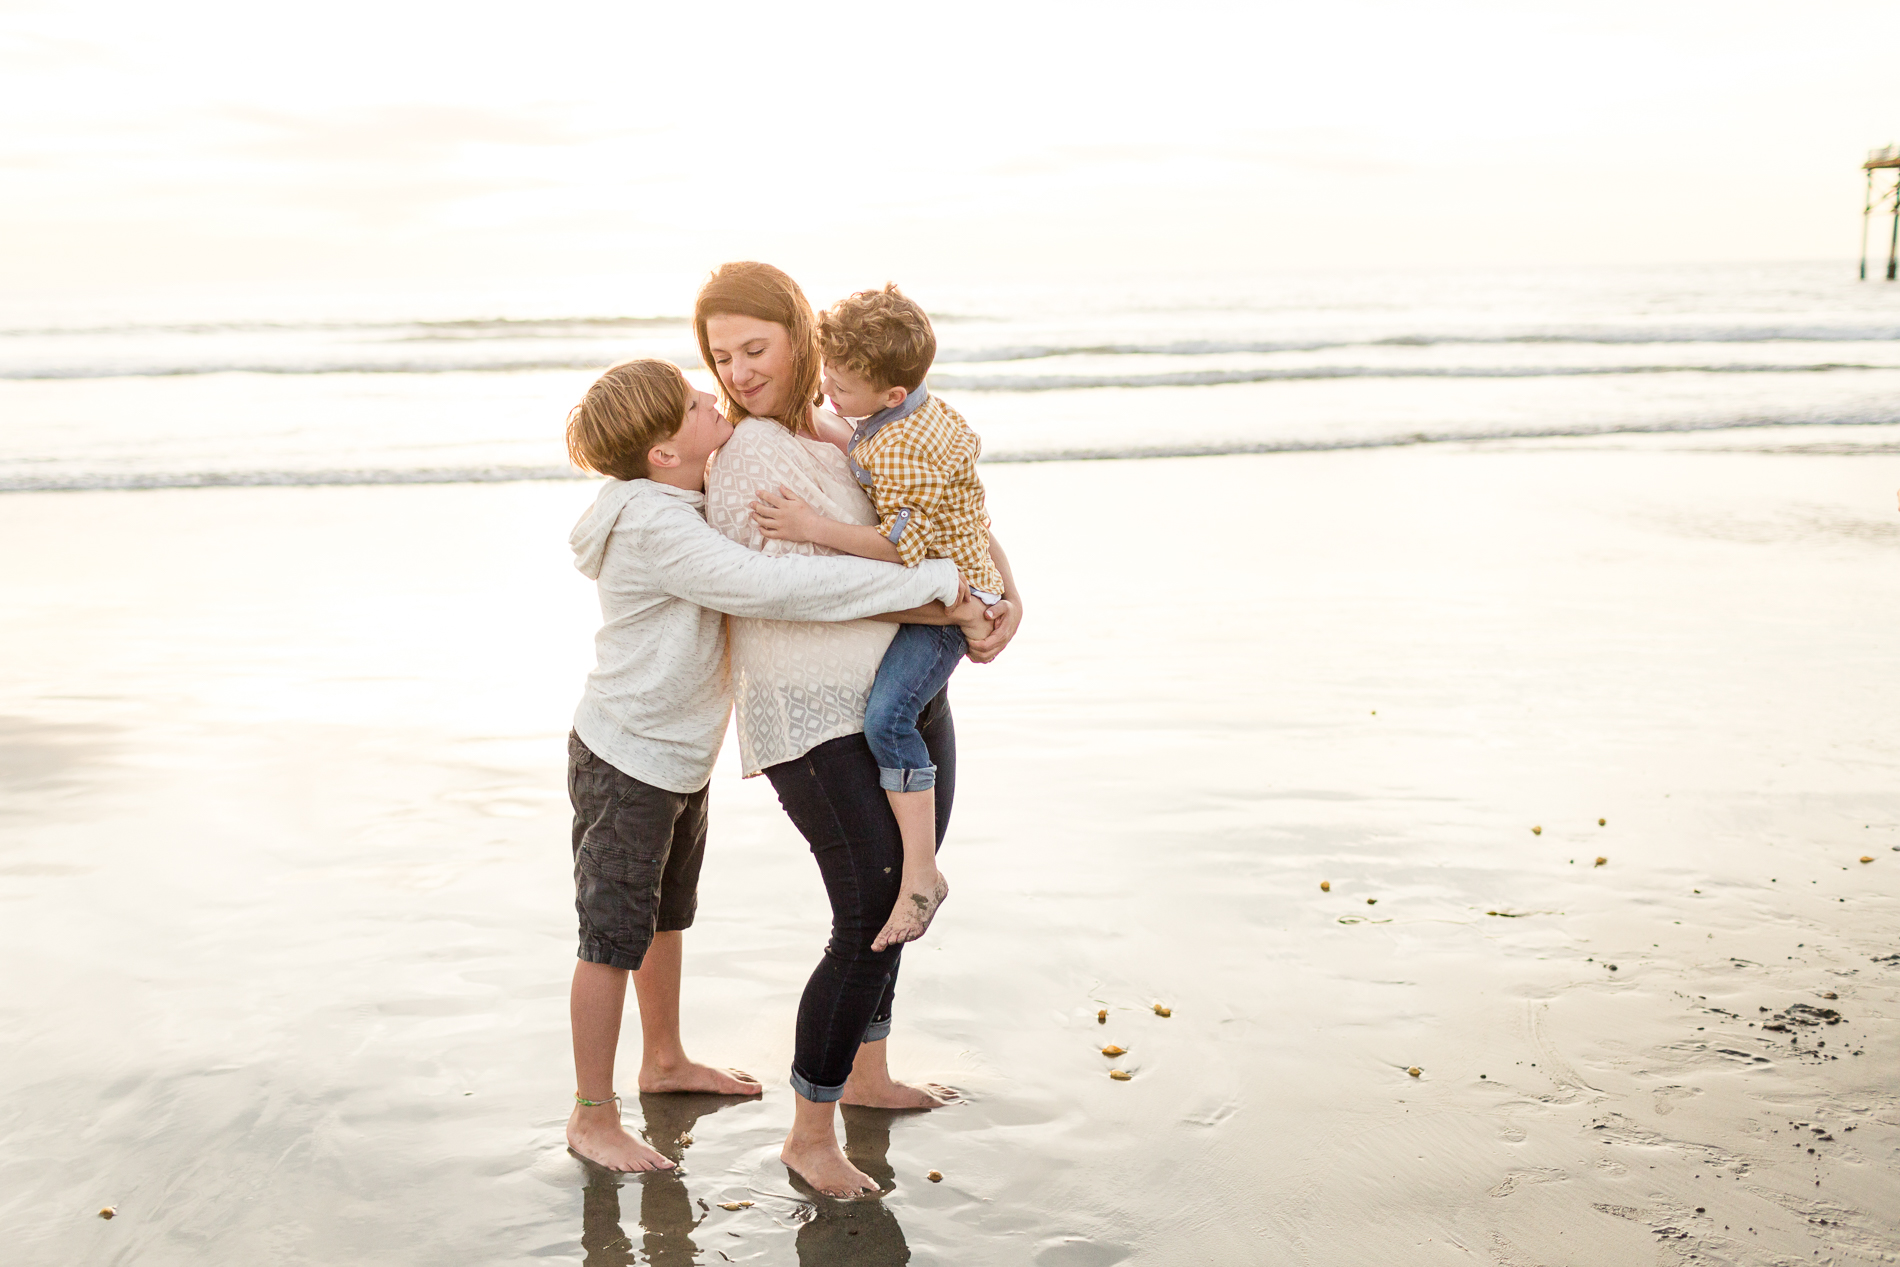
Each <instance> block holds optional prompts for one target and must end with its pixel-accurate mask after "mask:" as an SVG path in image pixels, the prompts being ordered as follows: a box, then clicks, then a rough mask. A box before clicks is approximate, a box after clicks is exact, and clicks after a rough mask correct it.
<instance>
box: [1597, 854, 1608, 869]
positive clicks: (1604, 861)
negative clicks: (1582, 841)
mask: <svg viewBox="0 0 1900 1267" xmlns="http://www.w3.org/2000/svg"><path fill="white" fill-rule="evenodd" d="M1609 861H1610V860H1609V859H1608V858H1605V857H1604V856H1603V855H1601V854H1598V855H1597V860H1596V865H1597V866H1599V867H1602V866H1607V865H1609Z"/></svg>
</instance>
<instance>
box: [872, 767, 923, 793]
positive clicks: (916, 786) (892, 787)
mask: <svg viewBox="0 0 1900 1267" xmlns="http://www.w3.org/2000/svg"><path fill="white" fill-rule="evenodd" d="M877 785H878V786H879V787H881V788H883V789H884V790H885V791H886V792H928V791H930V790H931V789H932V788H934V787H936V786H937V767H936V766H934V765H927V766H925V767H924V768H923V769H921V770H892V769H890V768H888V767H886V766H879V767H878V768H877Z"/></svg>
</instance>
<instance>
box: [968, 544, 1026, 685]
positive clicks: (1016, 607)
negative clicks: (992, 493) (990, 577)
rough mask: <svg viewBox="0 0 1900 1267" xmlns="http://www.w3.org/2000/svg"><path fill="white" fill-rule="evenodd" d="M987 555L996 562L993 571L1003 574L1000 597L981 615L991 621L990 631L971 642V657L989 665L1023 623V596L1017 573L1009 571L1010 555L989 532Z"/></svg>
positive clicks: (1001, 652)
mask: <svg viewBox="0 0 1900 1267" xmlns="http://www.w3.org/2000/svg"><path fill="white" fill-rule="evenodd" d="M990 558H991V559H992V560H993V561H994V562H995V564H996V570H997V571H998V572H1001V573H1002V574H1003V598H1002V601H1001V602H999V603H997V604H996V606H994V607H992V608H990V609H989V610H988V611H987V612H985V613H984V615H986V616H988V617H989V618H990V620H991V621H992V622H993V623H992V626H991V628H990V632H989V633H987V634H985V635H984V636H982V637H981V638H978V639H975V640H974V641H972V642H971V643H970V659H972V660H974V661H976V662H977V663H978V664H988V663H989V662H990V661H991V660H994V659H995V658H996V657H997V656H999V655H1001V654H1003V648H1004V647H1007V646H1008V645H1009V642H1010V639H1012V638H1014V637H1015V636H1016V630H1017V628H1018V627H1019V626H1020V625H1021V624H1022V623H1023V600H1022V595H1021V594H1019V593H1018V592H1017V590H1016V576H1015V574H1014V573H1012V572H1011V571H1010V570H1009V556H1008V555H1007V554H1004V553H1003V543H1002V542H1000V541H998V540H997V539H996V534H995V533H993V532H992V533H991V534H990Z"/></svg>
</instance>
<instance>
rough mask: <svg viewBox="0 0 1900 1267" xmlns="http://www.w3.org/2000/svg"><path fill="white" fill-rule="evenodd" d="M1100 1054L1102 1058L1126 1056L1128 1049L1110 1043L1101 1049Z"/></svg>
mask: <svg viewBox="0 0 1900 1267" xmlns="http://www.w3.org/2000/svg"><path fill="white" fill-rule="evenodd" d="M1102 1054H1103V1055H1104V1056H1126V1055H1127V1054H1128V1049H1127V1048H1126V1047H1117V1046H1115V1045H1114V1044H1113V1043H1110V1044H1109V1045H1108V1046H1106V1047H1104V1048H1102Z"/></svg>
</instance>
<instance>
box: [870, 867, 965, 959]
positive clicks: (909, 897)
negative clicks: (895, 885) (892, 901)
mask: <svg viewBox="0 0 1900 1267" xmlns="http://www.w3.org/2000/svg"><path fill="white" fill-rule="evenodd" d="M926 895H928V896H926ZM949 896H950V881H948V880H946V879H944V878H943V873H942V872H938V873H937V882H936V884H935V885H930V884H923V883H919V884H912V883H910V882H908V881H906V882H905V884H904V886H903V891H902V893H901V894H900V895H899V897H898V899H897V905H896V906H893V907H892V908H891V917H890V918H889V919H888V920H886V921H884V927H883V929H882V930H881V931H880V932H879V933H878V935H877V936H876V937H874V938H873V939H872V940H871V949H872V950H883V949H884V948H885V947H887V946H897V945H901V944H903V943H904V942H907V941H916V940H917V939H918V938H919V937H922V936H923V935H924V933H925V931H926V930H928V929H929V928H930V921H931V920H933V919H935V918H937V911H938V909H939V908H941V907H942V906H943V900H944V899H945V898H947V897H949Z"/></svg>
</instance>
